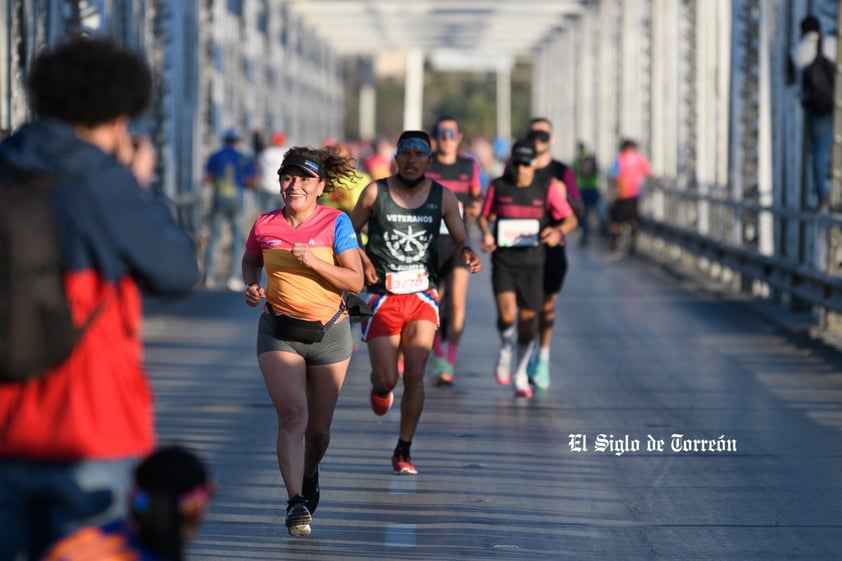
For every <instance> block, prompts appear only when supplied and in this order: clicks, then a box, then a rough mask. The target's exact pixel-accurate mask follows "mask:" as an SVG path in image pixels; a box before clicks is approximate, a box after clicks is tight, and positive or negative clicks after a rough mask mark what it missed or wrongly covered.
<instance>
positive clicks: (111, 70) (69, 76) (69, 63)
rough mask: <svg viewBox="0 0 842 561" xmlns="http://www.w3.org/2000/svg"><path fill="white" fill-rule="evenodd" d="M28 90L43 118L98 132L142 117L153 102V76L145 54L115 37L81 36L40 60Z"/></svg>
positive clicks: (44, 54) (43, 53)
mask: <svg viewBox="0 0 842 561" xmlns="http://www.w3.org/2000/svg"><path fill="white" fill-rule="evenodd" d="M26 87H27V92H28V95H29V103H30V106H31V108H32V110H33V111H34V113H35V114H36V115H37V116H39V117H52V118H55V119H58V120H60V121H63V122H65V123H69V124H72V125H82V126H87V127H94V126H96V125H101V124H103V123H107V122H109V121H112V120H114V119H115V118H117V117H120V116H127V117H129V118H136V117H139V116H140V115H142V114H143V112H144V110H145V109H146V108H147V107H148V106H149V103H150V101H151V100H152V72H151V70H150V69H149V65H148V64H147V62H146V60H145V59H144V58H143V57H142V56H141V55H140V54H139V53H137V52H135V51H132V50H130V49H128V48H126V47H124V46H121V45H119V44H117V43H116V42H115V41H114V39H112V38H110V37H90V36H83V35H77V36H74V37H72V38H70V39H68V40H66V41H64V42H62V43H60V44H57V45H56V46H54V47H52V48H49V49H46V50H44V51H42V52H40V53H39V54H38V55H37V56H36V58H35V60H34V62H33V63H32V68H31V69H30V71H29V74H28V76H27V79H26Z"/></svg>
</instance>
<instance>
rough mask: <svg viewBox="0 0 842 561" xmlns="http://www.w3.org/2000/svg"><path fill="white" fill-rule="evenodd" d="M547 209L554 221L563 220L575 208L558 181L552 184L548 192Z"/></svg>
mask: <svg viewBox="0 0 842 561" xmlns="http://www.w3.org/2000/svg"><path fill="white" fill-rule="evenodd" d="M547 210H548V211H549V213H550V216H551V217H552V219H553V220H554V221H558V220H563V219H565V218H567V217H568V216H570V215H571V214H573V209H572V208H570V204H569V203H568V202H567V199H566V198H565V197H564V194H563V193H562V191H561V189H559V188H558V184H556V183H552V184H550V189H549V191H548V192H547Z"/></svg>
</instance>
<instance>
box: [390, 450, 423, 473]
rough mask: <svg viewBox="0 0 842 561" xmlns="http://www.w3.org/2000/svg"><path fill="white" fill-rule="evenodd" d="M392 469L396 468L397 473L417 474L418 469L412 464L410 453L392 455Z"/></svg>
mask: <svg viewBox="0 0 842 561" xmlns="http://www.w3.org/2000/svg"><path fill="white" fill-rule="evenodd" d="M392 469H394V470H395V475H417V474H418V470H417V469H415V466H414V465H412V460H411V459H410V458H409V455H406V456H401V455H398V454H395V455H394V456H392Z"/></svg>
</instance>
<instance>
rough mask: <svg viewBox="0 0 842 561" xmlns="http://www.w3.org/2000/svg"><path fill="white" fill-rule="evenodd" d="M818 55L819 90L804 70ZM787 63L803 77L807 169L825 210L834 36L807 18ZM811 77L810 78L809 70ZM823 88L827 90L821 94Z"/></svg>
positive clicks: (828, 190)
mask: <svg viewBox="0 0 842 561" xmlns="http://www.w3.org/2000/svg"><path fill="white" fill-rule="evenodd" d="M819 46H821V52H819ZM819 55H821V56H822V57H824V59H825V60H826V61H827V63H826V64H827V66H826V69H827V73H824V72H819V73H818V74H815V75H816V76H819V77H822V76H824V78H825V80H824V82H825V83H824V86H826V87H825V88H822V87H820V86H822V84H821V83H815V81H814V83H813V87H812V88H810V85H809V84H808V81H807V80H806V77H807V76H806V75H807V72H806V71H807V69H808V67H810V66H811V63H812V62H813V61H816V60H817V57H818V56H819ZM790 62H791V64H792V65H793V66H794V67H795V69H796V70H798V71H800V73H801V77H802V86H801V100H802V105H803V106H804V117H805V119H806V125H807V142H808V143H809V151H810V169H811V172H812V178H813V187H814V188H815V190H816V196H817V197H818V207H819V210H823V211H824V210H827V209H828V204H829V198H830V186H829V183H828V176H829V175H830V152H831V148H832V147H833V98H834V90H833V87H834V81H833V76H834V74H835V69H834V65H835V63H836V37H834V36H832V35H824V34H823V33H822V30H821V24H820V23H819V19H818V18H817V17H816V16H813V15H809V16H807V17H805V18H804V19H803V20H801V40H800V41H799V42H798V44H796V45H795V46H794V47H793V49H792V52H791V53H790ZM810 74H811V75H813V73H812V71H810ZM823 89H824V90H826V91H825V92H822V91H821V90H823ZM811 91H812V94H811ZM813 94H814V95H813ZM822 98H824V100H822Z"/></svg>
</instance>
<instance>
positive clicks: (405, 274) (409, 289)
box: [386, 270, 430, 294]
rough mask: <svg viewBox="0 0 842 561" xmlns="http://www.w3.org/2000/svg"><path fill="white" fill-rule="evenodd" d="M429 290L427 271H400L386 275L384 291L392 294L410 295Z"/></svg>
mask: <svg viewBox="0 0 842 561" xmlns="http://www.w3.org/2000/svg"><path fill="white" fill-rule="evenodd" d="M428 288H430V277H429V275H427V271H421V270H416V271H401V272H399V273H386V290H388V291H389V292H391V293H392V294H412V293H414V292H422V291H424V290H427V289H428Z"/></svg>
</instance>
